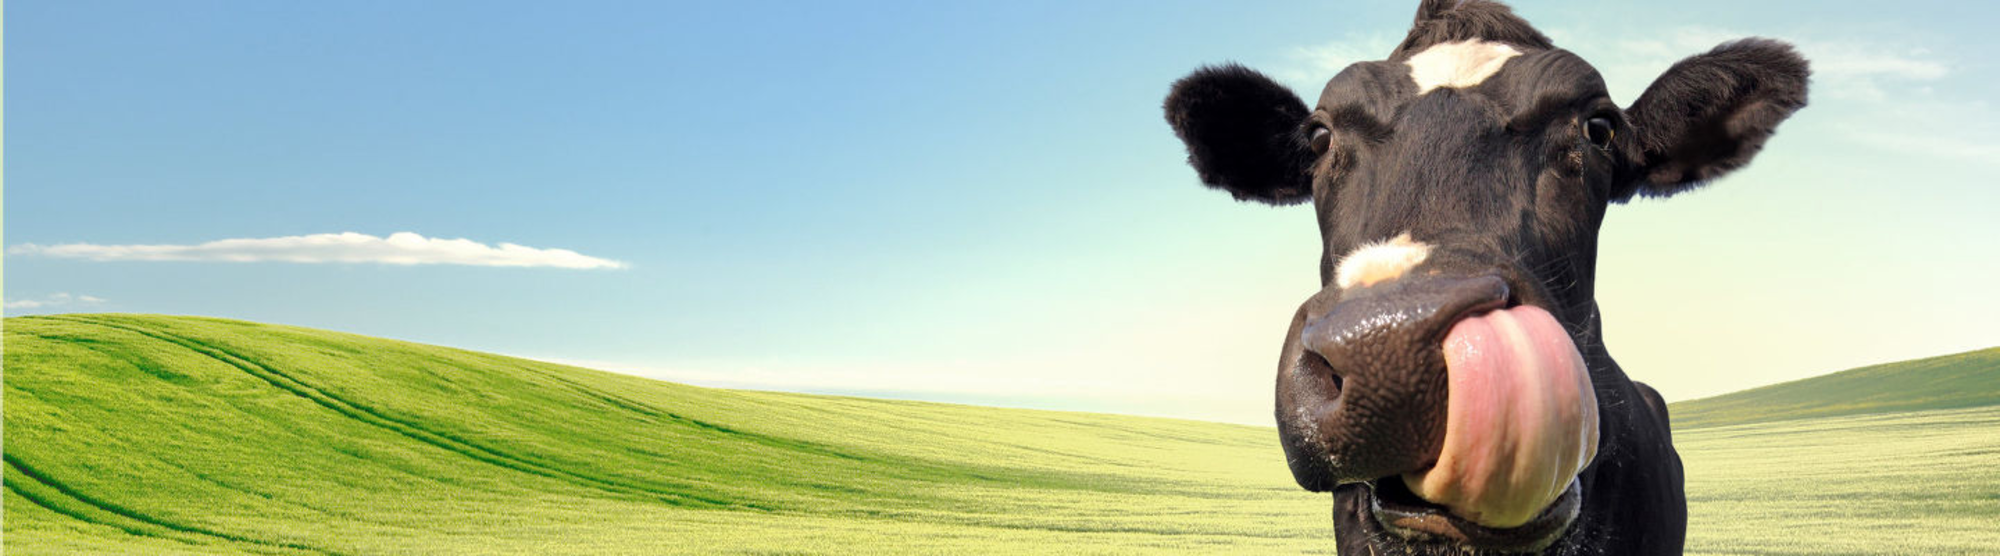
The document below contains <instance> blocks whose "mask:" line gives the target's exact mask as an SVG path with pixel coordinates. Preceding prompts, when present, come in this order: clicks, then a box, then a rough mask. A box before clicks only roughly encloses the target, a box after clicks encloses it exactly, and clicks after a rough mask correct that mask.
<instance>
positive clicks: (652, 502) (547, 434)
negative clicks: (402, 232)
mask: <svg viewBox="0 0 2000 556" xmlns="http://www.w3.org/2000/svg"><path fill="white" fill-rule="evenodd" d="M5 334H6V346H5V347H6V353H5V368H6V376H5V390H6V400H5V414H6V436H5V442H6V446H5V448H6V449H5V460H6V461H5V463H6V466H5V481H6V486H7V489H6V493H5V503H6V507H5V509H6V517H5V536H6V543H7V549H8V553H9V554H34V553H71V552H78V551H82V552H106V551H111V552H129V551H136V552H147V553H173V552H183V553H210V552H217V551H221V552H230V551H249V552H263V553H281V554H359V553H398V554H415V553H440V552H455V553H481V554H494V553H536V554H540V553H547V552H558V553H618V554H625V553H658V552H689V553H708V552H712V551H715V550H732V551H758V552H788V551H835V552H838V551H842V550H841V549H843V548H849V549H851V548H852V547H855V546H859V545H866V546H870V547H877V548H888V549H904V550H910V551H922V552H937V551H952V550H962V549H963V548H964V547H969V546H980V547H1024V548H1025V547H1055V546H1060V547H1063V548H1066V549H1071V550H1075V551H1080V552H1101V553H1123V552H1130V551H1135V550H1144V549H1174V550H1198V551H1213V552H1275V551H1286V552H1300V551H1312V550H1318V549H1321V548H1324V547H1327V546H1328V545H1329V544H1330V537H1331V531H1330V530H1329V529H1330V528H1329V526H1328V525H1327V523H1326V522H1325V521H1324V516H1325V515H1326V512H1327V502H1326V499H1325V498H1323V497H1322V496H1320V495H1313V494H1310V493H1306V492H1303V491H1299V490H1298V488H1297V487H1296V486H1294V485H1293V484H1292V482H1291V479H1290V476H1289V475H1288V473H1287V471H1286V470H1285V467H1284V463H1283V459H1282V455H1281V454H1280V451H1279V450H1278V447H1277V445H1276V435H1275V434H1273V433H1272V432H1271V431H1270V430H1269V429H1259V428H1255V427H1244V426H1234V425H1223V424H1214V423H1200V422H1192V421H1176V420H1166V419H1146V418H1136V417H1124V416H1111V415H1092V414H1082V413H1064V412H1047V411H1024V410H1006V409H989V408H972V407H966V406H953V405H944V404H930V403H918V402H901V401H881V400H868V399H858V398H839V397H825V396H805V395H792V394H778V393H762V392H742V391H727V390H712V389H704V388H697V387H691V386H684V385H678V384H672V383H666V382H659V381H653V380H646V379H641V378H636V377H628V376H622V375H615V374H609V373H602V372H596V371H589V370H584V369H577V368H571V367H564V366H560V365H554V364H545V363H538V362H532V361H523V360H519V359H511V358H505V357H499V356H493V355H486V354H479V353H472V352H466V351H459V350H452V349H445V348H438V347H431V346H422V345H416V344H409V343H402V342H394V341H388V340H381V339H374V338H366V337H360V336H352V335H345V334H337V333H330V332H323V331H315V330H307V329H300V328H291V327H283V326H269V325H260V324H253V323H245V322H235V321H224V320H215V319H197V318H171V317H149V316H124V315H76V316H58V317H24V318H15V319H8V320H7V321H6V325H5ZM982 550H984V549H982Z"/></svg>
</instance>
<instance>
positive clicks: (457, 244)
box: [7, 232, 626, 269]
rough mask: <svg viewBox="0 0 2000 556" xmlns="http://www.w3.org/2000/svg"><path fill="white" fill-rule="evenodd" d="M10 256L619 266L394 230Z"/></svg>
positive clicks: (18, 249) (53, 249)
mask: <svg viewBox="0 0 2000 556" xmlns="http://www.w3.org/2000/svg"><path fill="white" fill-rule="evenodd" d="M7 253H8V254H12V255H40V256H46V257H60V258H68V259H85V260H92V261H219V262H267V261H276V262H289V263H377V264H392V265H420V264H454V265H469V266H504V267H550V268H574V269H597V268H608V269H618V268H625V266H626V264H625V263H623V262H619V261H614V260H609V259H600V258H597V257H591V256H587V255H583V254H581V253H577V252H575V251H571V250H568V249H539V248H534V247H527V246H523V245H515V244H512V243H501V244H499V245H498V246H493V245H487V244H484V243H479V242H476V241H472V240H469V239H463V238H460V239H443V238H427V237H424V236H422V235H418V234H415V233H412V232H397V233H394V234H389V237H387V238H381V237H376V236H372V235H368V234H360V233H354V232H342V233H338V234H311V235H303V236H284V237H272V238H245V239H223V240H216V241H211V242H207V243H202V244H198V245H96V244H90V243H65V244H61V245H48V246H43V245H35V244H32V243H31V244H23V245H16V246H14V247H13V248H10V249H8V250H7Z"/></svg>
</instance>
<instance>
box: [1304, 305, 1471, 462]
mask: <svg viewBox="0 0 2000 556" xmlns="http://www.w3.org/2000/svg"><path fill="white" fill-rule="evenodd" d="M1508 298H1509V290H1508V287H1507V283H1506V281H1504V280H1502V279H1501V278H1499V277H1498V276H1490V275H1488V276H1475V277H1431V276H1426V277H1407V278H1404V279H1402V280H1396V281H1392V282H1387V283H1383V284H1378V285H1374V286H1369V287H1363V288H1356V289H1352V290H1348V291H1346V292H1343V295H1342V298H1341V300H1340V302H1339V303H1336V304H1335V305H1334V306H1333V308H1332V310H1331V311H1328V312H1327V313H1326V314H1325V315H1322V316H1319V317H1318V318H1315V319H1313V320H1311V321H1308V322H1307V323H1306V326H1305V328H1304V329H1303V330H1302V331H1301V337H1300V338H1299V341H1300V343H1301V344H1302V347H1304V348H1305V350H1304V351H1305V353H1304V354H1302V359H1305V361H1301V365H1299V366H1298V367H1296V369H1297V370H1296V371H1295V372H1305V373H1317V372H1324V373H1330V374H1331V375H1332V376H1331V377H1330V378H1331V381H1330V382H1331V383H1332V384H1334V385H1337V386H1335V387H1334V388H1332V390H1333V391H1332V392H1326V391H1320V392H1317V393H1316V394H1315V395H1316V396H1319V397H1322V398H1323V399H1320V400H1291V401H1292V402H1293V403H1294V404H1300V403H1304V404H1307V405H1309V406H1316V407H1317V409H1316V410H1314V411H1312V413H1314V414H1315V415H1312V416H1311V417H1310V418H1309V419H1310V421H1312V422H1315V423H1316V428H1317V429H1318V431H1317V432H1318V434H1317V435H1316V436H1318V437H1319V439H1320V440H1321V442H1322V443H1323V445H1322V448H1323V449H1325V450H1326V457H1327V458H1328V459H1327V460H1326V463H1327V464H1328V469H1325V470H1324V471H1326V472H1327V473H1328V474H1329V475H1330V476H1328V477H1325V479H1331V480H1332V481H1334V482H1336V483H1344V482H1353V481H1362V480H1368V479H1374V478H1378V477H1386V476H1392V475H1395V474H1399V473H1404V472H1409V471H1412V470H1416V469H1420V468H1423V467H1425V466H1427V465H1430V464H1431V463H1433V462H1435V461H1436V458H1437V454H1438V450H1439V446H1440V445H1441V444H1442V443H1443V438H1444V425H1445V415H1446V412H1445V410H1446V401H1447V394H1448V380H1447V373H1446V370H1445V362H1444V356H1443V353H1442V350H1441V349H1440V348H1439V346H1440V344H1441V343H1442V340H1443V338H1444V337H1445V334H1446V333H1447V331H1449V330H1450V328H1451V326H1452V324H1453V323H1455V322H1457V321H1458V320H1459V319H1461V318H1463V317H1465V316H1467V315H1469V314H1472V313H1476V312H1479V311H1485V310H1488V309H1496V308H1500V307H1502V306H1504V305H1506V304H1507V302H1508ZM1315 359H1316V360H1315ZM1329 395H1330V397H1331V398H1332V399H1324V397H1327V396H1329ZM1313 402H1317V403H1313ZM1295 406H1296V405H1295Z"/></svg>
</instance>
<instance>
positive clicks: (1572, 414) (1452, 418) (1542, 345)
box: [1403, 305, 1597, 528]
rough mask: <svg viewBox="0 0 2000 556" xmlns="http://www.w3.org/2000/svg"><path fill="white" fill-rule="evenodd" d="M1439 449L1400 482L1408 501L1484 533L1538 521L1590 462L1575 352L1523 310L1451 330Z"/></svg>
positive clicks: (1589, 421) (1593, 412)
mask: <svg viewBox="0 0 2000 556" xmlns="http://www.w3.org/2000/svg"><path fill="white" fill-rule="evenodd" d="M1444 357H1445V366H1446V369H1447V372H1448V373H1449V375H1450V377H1451V392H1450V401H1449V402H1447V404H1446V406H1447V409H1446V417H1445V434H1444V448H1443V450H1442V451H1441V452H1439V454H1438V462H1437V465H1436V466H1433V467H1431V468H1430V469H1426V470H1423V471H1419V472H1415V473H1409V474H1405V475H1403V484H1405V485H1407V486H1409V487H1410V491H1411V492H1415V493H1416V494H1417V496H1420V497H1423V499H1425V500H1428V501H1430V502H1432V503H1435V504H1438V505H1442V506H1444V507H1446V508H1449V509H1450V510H1451V512H1452V513H1453V514H1456V515H1458V516H1459V517H1462V518H1465V519H1467V520H1471V521H1472V522H1474V523H1478V524H1480V525H1484V526H1487V527H1494V528H1507V527H1517V526H1520V525H1523V524H1525V523H1527V522H1528V520H1530V519H1533V518H1534V517H1535V516H1536V515H1538V514H1540V513H1541V511H1542V509H1543V508H1546V507H1548V506H1549V504H1550V503H1553V502H1555V499H1556V497H1557V496H1560V495H1561V494H1562V493H1563V490H1564V489H1567V488H1568V487H1569V483H1570V480H1571V479H1573V478H1575V477H1576V473H1577V471H1579V470H1581V469H1583V466H1585V465H1588V464H1589V463H1590V460H1591V458H1593V457H1596V455H1597V395H1596V394H1594V393H1592V391H1591V388H1590V375H1589V373H1588V372H1587V371H1586V370H1585V368H1584V365H1583V356H1582V355H1581V354H1579V353H1577V350H1576V344H1575V343H1573V342H1571V341H1570V339H1569V334H1567V333H1564V332H1563V328H1562V324H1561V323H1558V322H1556V319H1555V317H1553V316H1551V315H1549V313H1548V311H1544V310H1542V309H1540V308H1537V307H1532V306H1527V305H1523V306H1519V307H1514V308H1512V309H1505V310H1499V311H1492V312H1488V313H1486V314H1483V315H1479V316H1475V317H1471V318H1467V319H1464V320H1461V321H1459V322H1458V323H1457V324H1455V325H1453V326H1452V328H1451V332H1449V333H1448V334H1446V335H1445V339H1444Z"/></svg>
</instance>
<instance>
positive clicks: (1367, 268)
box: [1333, 232, 1431, 290]
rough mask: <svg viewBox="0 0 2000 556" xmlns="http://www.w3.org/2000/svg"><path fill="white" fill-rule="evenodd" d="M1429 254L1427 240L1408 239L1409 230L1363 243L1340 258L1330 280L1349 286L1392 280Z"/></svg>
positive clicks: (1335, 283) (1414, 266)
mask: <svg viewBox="0 0 2000 556" xmlns="http://www.w3.org/2000/svg"><path fill="white" fill-rule="evenodd" d="M1429 256H1431V246H1430V244H1427V243H1424V242H1421V241H1417V240H1413V239H1410V233H1409V232H1403V235H1399V236H1396V237H1394V238H1391V239H1389V240H1387V241H1377V242H1374V243H1368V244H1363V245H1362V246H1360V247H1356V248H1355V249H1354V250H1353V251H1350V252H1348V253H1347V256H1345V257H1341V258H1340V266H1338V267H1335V268H1334V272H1333V283H1334V285H1337V286H1340V289H1343V290H1345V289H1350V288H1355V287H1360V286H1368V285H1373V284H1376V283H1379V282H1387V281H1390V280H1395V279H1397V278H1400V277H1402V276H1403V273H1405V272H1409V271H1410V269H1412V268H1416V267H1417V265H1418V264H1422V263H1423V262H1424V258H1425V257H1429Z"/></svg>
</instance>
